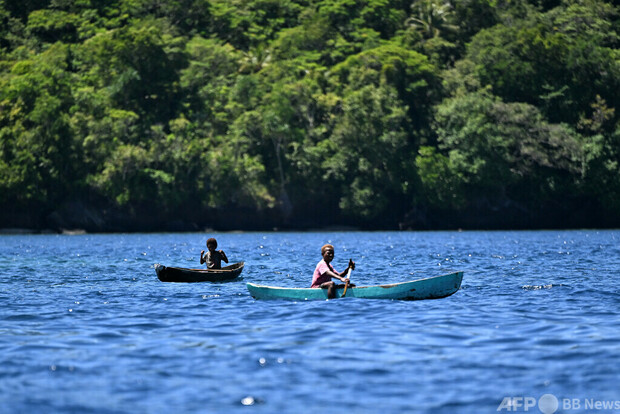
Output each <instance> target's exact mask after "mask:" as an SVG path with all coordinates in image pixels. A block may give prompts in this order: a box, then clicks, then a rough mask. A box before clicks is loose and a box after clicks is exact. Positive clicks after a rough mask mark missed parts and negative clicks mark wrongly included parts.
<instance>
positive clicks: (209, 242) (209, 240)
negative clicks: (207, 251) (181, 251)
mask: <svg viewBox="0 0 620 414" xmlns="http://www.w3.org/2000/svg"><path fill="white" fill-rule="evenodd" d="M210 244H212V245H213V247H214V248H216V247H217V240H215V239H214V238H213V237H211V238H210V239H207V247H209V245H210Z"/></svg>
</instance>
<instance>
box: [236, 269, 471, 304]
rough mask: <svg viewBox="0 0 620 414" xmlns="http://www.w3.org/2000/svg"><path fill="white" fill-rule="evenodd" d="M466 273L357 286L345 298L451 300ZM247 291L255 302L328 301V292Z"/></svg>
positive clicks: (263, 288) (250, 287)
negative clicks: (275, 300)
mask: <svg viewBox="0 0 620 414" xmlns="http://www.w3.org/2000/svg"><path fill="white" fill-rule="evenodd" d="M462 281H463V272H454V273H449V274H447V275H442V276H435V277H429V278H427V279H419V280H412V281H410V282H402V283H394V284H392V285H375V286H356V287H353V288H348V289H347V293H346V295H345V297H347V298H349V297H351V298H364V299H401V300H420V299H439V298H445V297H446V296H450V295H451V294H453V293H454V292H456V291H457V290H459V288H460V287H461V282H462ZM247 286H248V290H249V291H250V294H251V295H252V296H253V297H254V298H255V299H289V300H313V299H327V289H317V288H282V287H274V286H262V285H255V284H254V283H248V284H247ZM342 291H343V289H342V288H340V289H336V297H338V298H339V297H341V296H342Z"/></svg>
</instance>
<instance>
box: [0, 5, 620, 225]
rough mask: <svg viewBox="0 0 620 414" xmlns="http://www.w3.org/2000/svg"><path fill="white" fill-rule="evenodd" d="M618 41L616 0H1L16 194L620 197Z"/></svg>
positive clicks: (369, 217) (449, 202) (391, 207)
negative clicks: (612, 0)
mask: <svg viewBox="0 0 620 414" xmlns="http://www.w3.org/2000/svg"><path fill="white" fill-rule="evenodd" d="M619 44H620V15H619V11H618V8H617V7H615V6H614V2H611V1H607V2H606V1H603V0H500V1H496V0H456V1H455V2H447V1H442V0H413V2H412V1H400V0H316V1H315V0H170V1H158V0H21V1H15V0H0V208H3V209H4V211H11V212H13V213H15V214H14V216H12V217H17V216H19V214H18V213H21V214H28V215H31V216H32V215H35V216H41V217H45V216H46V215H49V214H50V213H51V212H52V211H54V210H56V209H57V208H58V207H59V206H61V205H63V203H69V202H74V201H76V200H79V201H80V202H84V203H86V204H87V205H89V206H94V207H95V208H115V209H117V210H119V211H125V212H127V213H128V214H133V215H139V214H143V213H144V214H155V213H156V214H157V217H158V218H159V219H161V220H164V221H166V220H168V221H169V220H174V219H175V218H181V219H183V220H190V221H194V222H198V223H200V224H201V225H212V226H220V227H228V228H233V227H237V223H234V222H229V223H219V224H218V223H213V222H212V221H210V220H209V219H208V218H206V216H207V215H208V214H211V213H214V212H217V211H220V212H221V211H230V212H239V214H241V212H243V214H245V215H248V214H249V215H250V216H252V215H257V214H258V215H259V216H261V217H265V214H266V212H267V213H268V214H267V215H268V216H269V217H272V218H274V219H273V220H272V222H273V223H276V224H279V225H284V226H286V225H295V224H298V225H315V224H334V223H349V224H356V225H362V226H382V227H393V226H395V225H396V223H398V222H399V221H401V220H403V219H404V218H405V217H413V216H415V214H414V215H411V212H418V213H419V212H421V211H422V212H425V213H424V214H426V213H427V212H428V213H429V214H430V212H439V213H441V214H452V215H454V216H455V217H458V216H459V214H460V215H462V216H465V215H467V214H472V213H474V214H485V211H496V210H498V209H501V208H505V206H512V207H510V208H513V209H516V210H519V211H524V212H525V211H526V212H528V213H527V214H528V217H530V218H531V217H534V218H536V217H537V216H536V214H538V213H536V212H539V214H546V213H544V212H546V211H549V209H550V208H552V207H553V206H564V208H573V207H575V206H578V205H583V204H584V203H585V204H587V205H588V206H590V207H591V208H592V209H591V211H595V212H596V213H597V214H602V215H610V216H615V217H620V113H619V112H620V111H617V110H616V108H618V106H619V104H620V52H619V49H618V46H619ZM24 212H25V213H24ZM476 212H477V213H476ZM408 214H409V215H408ZM227 217H229V219H231V220H232V218H234V217H235V215H234V214H232V215H230V216H227ZM418 217H419V215H418ZM455 223H457V224H460V223H459V221H458V220H457V221H456V222H455ZM10 224H11V223H10V220H9V219H6V220H5V221H4V223H0V225H10ZM426 224H428V223H426ZM426 224H425V223H421V222H419V221H418V222H416V221H415V220H413V222H412V225H413V226H414V227H415V226H424V225H426ZM514 224H515V223H507V225H514ZM523 225H524V226H527V225H528V222H527V221H524V222H523Z"/></svg>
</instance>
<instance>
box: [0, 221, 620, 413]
mask: <svg viewBox="0 0 620 414" xmlns="http://www.w3.org/2000/svg"><path fill="white" fill-rule="evenodd" d="M209 236H211V235H207V234H136V235H74V236H68V235H32V236H24V235H20V236H0V269H1V270H0V306H1V310H0V412H2V413H163V412H171V413H172V412H174V413H211V412H222V413H229V412H243V413H307V412H327V413H330V412H352V413H377V412H380V413H404V412H410V413H418V412H420V413H483V412H488V413H495V412H498V411H497V409H498V407H500V405H501V404H502V402H503V401H504V402H505V400H504V399H505V397H510V398H512V397H524V398H525V397H528V398H530V400H527V401H529V402H530V403H531V402H532V401H535V402H538V401H539V399H540V397H541V396H543V395H545V394H551V395H553V396H554V397H555V398H556V399H557V401H558V403H559V406H558V409H557V411H556V412H567V413H573V412H591V410H589V409H587V408H586V406H585V405H586V403H588V402H592V403H594V402H595V401H602V402H607V403H608V402H609V401H611V402H613V401H618V400H620V387H619V386H618V381H619V379H620V376H619V374H618V367H620V288H618V283H617V281H618V275H619V274H620V231H612V230H610V231H536V232H331V233H329V232H328V233H325V232H324V233H239V234H237V233H222V234H216V235H215V236H216V237H217V239H218V242H219V248H221V249H224V251H225V252H226V253H227V255H228V257H229V259H230V260H231V262H235V261H241V260H244V261H245V262H246V266H245V269H244V271H243V273H242V277H243V279H242V280H240V281H235V282H229V283H222V284H207V283H200V284H175V283H162V282H160V281H159V280H158V279H157V277H156V275H155V271H154V268H153V265H154V264H155V263H162V264H165V265H171V266H181V267H198V266H199V263H198V257H199V254H200V250H201V249H204V245H205V241H206V238H207V237H209ZM325 242H331V243H332V244H334V246H335V250H336V257H335V259H334V262H333V263H334V265H335V267H336V269H339V270H342V269H343V268H344V267H345V266H346V262H347V260H348V259H349V258H353V259H354V260H355V261H356V263H357V269H356V270H355V272H354V273H353V275H352V280H353V281H354V282H356V283H357V284H358V285H367V284H379V283H392V282H402V281H406V280H412V279H416V278H420V277H427V276H434V275H439V274H442V273H447V272H448V271H449V270H454V269H458V270H463V271H464V272H465V276H464V280H463V285H462V288H461V290H460V291H458V292H457V293H456V294H454V295H453V296H451V297H448V298H444V299H439V300H430V301H417V302H403V301H382V300H364V299H355V298H346V299H341V300H332V301H318V302H287V301H255V300H254V299H252V298H251V297H250V296H249V294H248V292H247V290H246V287H245V282H248V281H252V282H256V283H261V284H269V285H278V286H288V287H307V286H309V284H310V280H311V275H312V271H313V269H314V266H315V265H316V263H317V261H318V260H320V247H321V245H322V244H324V243H325ZM546 398H548V397H546ZM509 401H512V400H509ZM514 401H517V402H518V401H519V400H514ZM523 401H525V400H523ZM566 401H571V402H572V401H576V402H577V403H579V405H577V404H572V405H568V406H567V405H566ZM563 404H564V405H563ZM505 407H506V406H504V408H503V409H501V410H500V412H508V411H507V409H505ZM541 407H542V411H541V410H540V408H539V406H538V405H536V406H533V407H532V406H530V407H527V408H528V410H527V411H526V410H525V409H524V407H523V406H521V407H519V406H518V405H513V406H511V407H510V408H512V409H514V411H512V412H535V413H538V412H544V413H549V412H553V411H551V409H549V408H548V406H541ZM552 408H554V407H552ZM596 412H620V409H615V410H614V409H613V408H612V409H607V410H597V411H596Z"/></svg>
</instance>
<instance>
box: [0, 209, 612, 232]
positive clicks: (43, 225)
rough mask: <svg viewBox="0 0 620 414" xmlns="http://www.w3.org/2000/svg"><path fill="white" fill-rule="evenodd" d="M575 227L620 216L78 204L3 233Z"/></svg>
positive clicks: (10, 214)
mask: <svg viewBox="0 0 620 414" xmlns="http://www.w3.org/2000/svg"><path fill="white" fill-rule="evenodd" d="M576 228H620V217H618V216H614V215H613V214H609V213H606V212H605V211H603V210H602V209H601V208H600V207H598V206H595V205H592V204H588V203H571V204H566V203H564V204H559V203H558V204H553V203H549V204H548V205H546V206H541V207H540V208H538V209H535V210H533V209H531V208H527V207H525V206H523V205H520V204H518V203H514V202H510V201H506V202H504V203H502V204H499V205H498V204H495V205H492V204H490V203H485V202H484V201H482V202H480V203H478V204H477V205H472V206H470V207H469V208H468V209H465V210H462V211H449V210H437V209H435V210H433V209H428V208H418V209H413V210H411V211H410V212H409V213H407V214H406V215H404V216H403V217H388V218H383V220H382V221H381V222H378V221H375V222H361V221H359V220H358V221H356V220H352V219H350V218H347V217H338V216H336V215H330V214H326V213H325V212H316V211H301V212H299V211H298V212H294V214H292V215H290V216H287V217H285V216H284V215H283V214H282V213H281V211H279V210H278V209H271V210H264V211H255V210H251V209H240V208H229V209H225V208H221V209H211V210H208V211H202V212H199V213H196V212H194V211H181V212H176V213H174V214H173V213H167V214H166V213H161V212H159V211H157V210H156V209H153V208H150V207H149V206H141V207H134V208H132V209H125V210H123V209H120V208H117V207H109V206H108V207H98V206H95V205H93V204H88V203H85V202H82V201H73V202H68V203H64V204H63V205H61V206H59V208H57V209H55V210H53V211H15V210H11V209H4V211H3V214H2V217H1V219H0V234H83V233H135V232H147V233H149V232H202V231H207V232H208V231H274V230H276V231H277V230H290V231H313V230H324V229H328V230H331V231H334V230H402V231H415V230H457V229H463V230H539V229H576Z"/></svg>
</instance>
